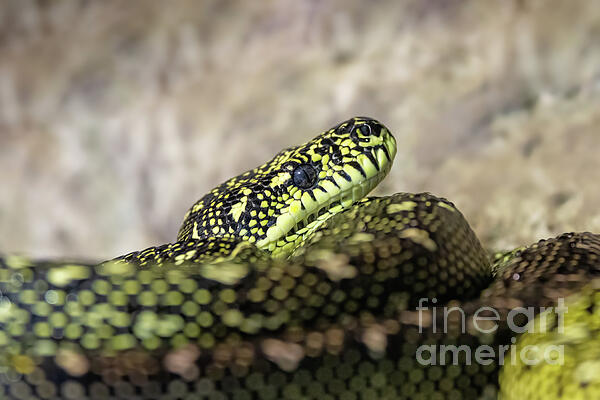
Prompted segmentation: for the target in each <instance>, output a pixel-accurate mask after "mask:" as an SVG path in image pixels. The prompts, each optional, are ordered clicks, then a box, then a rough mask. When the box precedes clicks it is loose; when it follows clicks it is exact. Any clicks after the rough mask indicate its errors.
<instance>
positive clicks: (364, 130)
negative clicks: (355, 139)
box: [358, 124, 371, 136]
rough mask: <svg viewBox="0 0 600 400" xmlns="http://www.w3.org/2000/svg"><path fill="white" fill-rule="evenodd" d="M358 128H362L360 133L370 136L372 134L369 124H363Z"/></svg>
mask: <svg viewBox="0 0 600 400" xmlns="http://www.w3.org/2000/svg"><path fill="white" fill-rule="evenodd" d="M358 129H359V130H360V133H362V134H363V135H365V136H369V135H370V134H371V127H370V126H369V125H367V124H363V125H361V126H360V128H358Z"/></svg>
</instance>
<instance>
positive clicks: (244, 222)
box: [177, 117, 396, 252]
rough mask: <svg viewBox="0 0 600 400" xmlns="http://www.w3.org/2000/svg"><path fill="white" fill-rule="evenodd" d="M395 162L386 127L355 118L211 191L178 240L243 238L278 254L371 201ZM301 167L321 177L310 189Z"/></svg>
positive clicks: (191, 214)
mask: <svg viewBox="0 0 600 400" xmlns="http://www.w3.org/2000/svg"><path fill="white" fill-rule="evenodd" d="M395 154H396V142H395V139H394V138H393V136H392V135H391V134H390V132H389V131H388V129H387V128H386V127H385V126H383V125H382V124H380V123H379V122H377V121H375V120H373V119H370V118H365V117H356V118H352V119H350V120H348V121H345V122H343V123H341V124H339V125H337V126H335V127H334V128H331V129H329V130H327V131H325V132H323V133H321V134H320V135H318V136H317V137H315V138H314V139H313V140H311V141H309V142H307V143H305V144H303V145H301V146H297V147H292V148H289V149H286V150H283V151H281V152H280V153H279V154H277V155H276V156H275V157H274V158H273V159H272V160H271V161H269V162H267V163H265V164H263V165H261V166H259V167H257V168H255V169H252V170H250V171H247V172H245V173H243V174H241V175H239V176H236V177H234V178H231V179H229V180H228V181H226V182H224V183H223V184H221V185H219V186H217V187H216V188H214V189H213V190H211V191H210V192H209V193H208V194H206V195H205V196H204V197H202V198H201V199H200V200H199V201H198V202H196V203H195V204H194V205H193V206H192V208H191V209H190V210H189V211H188V213H187V214H186V216H185V218H184V222H183V225H182V227H181V229H180V231H179V234H178V237H177V240H178V241H186V240H189V239H202V238H209V237H239V238H241V239H243V240H246V241H249V242H251V243H257V245H258V246H259V248H261V249H265V250H268V251H270V252H273V251H274V250H276V249H279V248H280V247H284V246H285V245H286V244H288V242H294V241H295V240H296V239H297V238H296V236H295V235H291V234H290V230H293V229H301V228H303V227H304V226H305V225H307V224H309V223H311V222H313V221H314V220H315V219H316V218H317V217H318V216H319V215H320V213H321V214H322V213H328V212H337V211H338V209H336V208H334V206H335V205H336V204H339V205H341V206H342V207H348V206H350V205H351V204H352V203H354V202H355V201H357V200H359V199H360V198H362V197H363V196H365V195H366V194H367V193H368V192H369V191H370V190H371V189H373V188H374V187H375V186H376V185H377V184H378V183H379V181H381V179H383V177H384V176H385V175H386V174H387V172H388V171H389V169H390V168H391V164H392V161H393V158H394V156H395ZM300 166H301V167H305V168H306V171H309V172H310V174H309V175H311V176H312V174H314V177H315V179H314V180H313V181H310V182H308V185H307V186H302V185H299V184H298V182H297V181H296V180H295V177H294V175H295V174H297V173H299V172H302V171H297V169H298V167H300ZM298 225H299V226H298ZM277 241H282V242H281V243H279V244H277ZM290 248H291V247H290Z"/></svg>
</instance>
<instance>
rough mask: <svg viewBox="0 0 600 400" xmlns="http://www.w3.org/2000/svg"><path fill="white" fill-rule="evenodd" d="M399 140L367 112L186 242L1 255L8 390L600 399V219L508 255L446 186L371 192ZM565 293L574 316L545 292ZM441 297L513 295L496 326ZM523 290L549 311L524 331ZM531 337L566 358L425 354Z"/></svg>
mask: <svg viewBox="0 0 600 400" xmlns="http://www.w3.org/2000/svg"><path fill="white" fill-rule="evenodd" d="M395 153H396V141H395V139H394V138H393V136H392V135H391V133H390V132H389V130H388V129H387V128H386V127H385V126H383V125H382V124H380V123H379V122H377V121H375V120H373V119H370V118H362V117H357V118H352V119H350V120H348V121H345V122H343V123H341V124H339V125H337V126H336V127H334V128H332V129H330V130H328V131H325V132H323V133H322V134H320V135H319V136H317V137H316V138H315V139H313V140H311V141H309V142H307V143H306V144H304V145H301V146H297V147H294V148H290V149H286V150H283V151H282V152H280V153H279V154H278V155H276V156H275V157H274V158H273V159H272V160H271V161H269V162H267V163H266V164H264V165H262V166H260V167H258V168H256V169H254V170H251V171H248V172H246V173H244V174H242V175H239V176H237V177H235V178H232V179H230V180H228V181H227V182H225V183H223V184H222V185H220V186H218V187H216V188H215V189H213V190H212V191H210V192H209V193H208V194H206V195H205V196H204V197H203V198H202V199H200V200H199V201H198V202H197V203H196V204H194V205H193V206H192V208H191V209H190V210H189V211H188V213H187V214H186V216H185V217H184V223H183V225H182V227H181V229H180V232H179V234H178V237H177V241H176V242H174V243H170V244H165V245H162V246H157V247H151V248H148V249H145V250H142V251H136V252H132V253H129V254H127V255H124V256H121V257H118V258H116V259H114V260H110V261H106V262H103V263H100V264H97V265H92V264H86V263H79V262H66V261H60V262H58V261H32V260H30V259H28V258H26V257H21V256H11V255H7V256H5V257H3V258H0V399H23V400H24V399H77V400H80V399H189V400H192V399H212V400H218V399H238V400H242V399H248V400H250V399H343V400H360V399H432V400H433V399H436V400H437V399H440V400H441V399H476V398H489V399H493V398H497V397H498V395H500V396H501V398H503V399H537V398H540V399H541V398H556V399H558V398H569V399H571V398H597V397H598V396H599V395H600V380H599V378H598V376H599V375H600V374H599V373H598V372H600V352H599V351H598V350H597V349H598V348H599V347H598V344H599V342H598V338H599V337H600V335H599V331H600V318H599V316H600V306H599V307H596V305H598V304H600V300H599V299H600V292H599V288H600V283H599V281H598V280H597V279H596V278H598V276H599V275H600V236H599V235H595V234H592V233H570V234H563V235H561V236H558V237H556V238H553V239H548V240H542V241H540V242H538V243H536V244H533V245H531V246H527V247H523V248H519V249H515V250H514V251H511V252H507V253H503V254H497V255H495V257H490V256H489V255H488V253H487V252H486V251H485V250H484V248H483V247H482V245H481V244H480V242H479V240H478V239H477V237H476V236H475V234H474V232H473V231H472V230H471V228H470V227H469V224H468V223H467V221H466V220H465V218H464V217H463V215H462V214H461V213H460V211H459V210H458V209H457V208H456V207H455V206H454V205H453V204H452V203H451V202H449V201H447V200H445V199H442V198H438V197H435V196H433V195H431V194H429V193H419V194H411V193H396V194H394V195H391V196H384V197H365V196H366V195H367V194H368V193H369V192H370V191H371V189H373V188H374V187H375V186H376V185H377V184H378V183H379V182H380V181H381V180H382V179H383V178H384V177H385V175H386V174H387V172H388V171H389V170H390V168H391V165H392V161H393V159H394V155H395ZM562 298H567V305H568V306H569V307H570V310H571V313H567V314H566V315H567V317H566V318H565V320H564V326H562V325H561V324H558V323H557V320H556V318H553V317H552V316H548V315H547V314H548V313H547V312H545V311H544V310H543V309H541V308H540V307H550V306H552V305H554V304H555V303H556V302H557V300H558V299H562ZM422 299H425V300H427V301H428V302H429V306H430V307H425V308H423V307H422V305H423V303H422V301H423V300H422ZM434 304H435V305H436V306H444V305H446V306H447V307H454V308H455V309H460V310H463V311H462V312H463V313H464V315H465V320H466V321H470V319H469V318H470V317H473V316H475V315H477V313H478V312H479V310H481V308H482V307H487V308H488V309H494V310H496V312H497V314H498V318H496V320H495V321H496V322H497V324H496V329H494V330H491V329H487V330H484V329H475V328H476V326H474V325H473V324H472V323H467V324H465V325H463V324H462V323H461V319H460V318H458V319H456V318H446V317H444V318H442V316H441V315H440V314H436V313H435V310H436V308H434V307H432V306H433V305H434ZM515 307H535V308H536V310H537V309H538V308H540V311H541V313H538V312H537V311H536V312H535V314H536V315H537V317H536V320H535V324H537V325H536V326H538V327H540V326H544V327H545V328H546V329H545V330H543V332H542V333H540V334H534V333H529V332H526V333H523V334H522V335H519V336H518V340H516V338H513V336H515V335H514V334H512V331H511V329H513V330H514V328H512V327H511V326H509V323H508V322H509V320H510V318H509V314H510V311H511V310H513V309H515ZM417 310H419V311H417ZM488 311H489V310H488ZM542 311H543V312H542ZM453 315H454V316H455V317H456V316H457V315H459V316H460V313H454V314H453ZM521 316H523V315H521ZM542 317H547V318H542ZM488 321H489V319H488ZM521 322H522V321H521ZM446 323H447V324H446ZM442 324H446V325H444V327H445V329H444V330H443V331H442V330H440V329H438V327H440V326H442ZM562 328H564V329H562ZM515 342H516V344H515V345H514V347H515V348H516V349H520V348H523V347H525V346H527V345H530V344H532V343H533V344H537V345H539V346H538V347H537V348H541V349H545V348H549V346H552V345H556V344H561V345H563V346H564V348H565V352H564V363H563V365H558V366H557V365H555V364H548V363H539V364H537V365H534V366H531V365H525V364H524V363H523V362H520V361H517V362H515V363H506V365H504V366H503V367H502V366H501V365H500V362H499V360H498V358H493V359H491V360H488V361H490V362H486V363H475V362H469V360H468V359H467V352H462V353H460V354H458V353H457V355H456V360H454V361H455V362H453V363H450V364H447V365H444V364H442V363H434V362H431V358H430V359H429V361H430V362H422V360H419V358H418V355H419V354H420V353H419V352H420V351H421V350H419V349H423V348H428V349H431V348H437V347H435V346H438V347H439V346H462V347H460V348H461V349H477V348H480V347H481V346H489V347H493V346H506V345H511V344H514V343H515ZM423 346H426V347H423ZM544 346H545V347H544ZM421 354H422V353H421ZM432 354H433V353H431V354H430V356H431V355H432Z"/></svg>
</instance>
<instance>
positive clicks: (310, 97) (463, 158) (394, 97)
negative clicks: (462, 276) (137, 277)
mask: <svg viewBox="0 0 600 400" xmlns="http://www.w3.org/2000/svg"><path fill="white" fill-rule="evenodd" d="M354 115H368V116H372V117H375V118H378V119H380V120H381V121H382V122H384V123H385V124H386V125H387V126H388V127H389V128H390V129H391V130H392V132H394V134H395V136H396V138H397V139H398V143H399V153H398V155H397V158H396V162H395V165H394V167H393V170H392V173H391V175H390V176H389V178H388V179H387V180H386V181H384V182H383V183H382V184H381V186H380V188H379V189H378V190H377V191H376V193H377V194H386V193H388V194H389V193H392V192H396V191H411V192H416V191H430V192H433V193H434V194H437V195H441V196H444V197H447V198H449V199H451V200H452V201H454V202H455V203H456V204H457V206H458V207H459V208H460V209H461V210H462V211H463V213H464V214H465V215H466V217H467V219H468V220H469V221H471V223H472V225H473V227H474V228H475V230H476V232H477V234H478V235H479V237H480V238H481V239H482V241H483V242H484V244H485V245H486V246H488V247H490V248H510V247H513V246H517V245H521V244H528V243H531V242H533V241H536V240H538V239H541V238H545V237H548V236H552V235H554V234H557V233H560V232H563V231H571V230H591V231H596V232H600V187H599V185H598V176H599V173H600V172H599V166H600V161H598V157H599V153H600V3H599V2H595V1H589V0H571V1H568V2H567V1H562V0H555V1H544V0H521V1H510V0H502V1H500V0H498V1H479V0H471V1H467V0H404V1H395V0H379V1H368V2H367V1H346V0H337V1H336V0H334V1H317V0H314V1H294V0H289V1H261V2H242V1H224V0H213V1H209V0H205V1H170V2H161V1H125V0H123V1H51V0H47V1H31V0H5V1H3V2H2V3H1V4H0V182H1V189H0V251H2V252H22V253H26V254H32V255H35V256H38V257H84V258H86V259H92V260H93V259H106V258H110V257H114V256H117V255H119V254H122V253H125V252H128V251H131V250H135V249H141V248H144V247H147V246H151V245H155V244H160V243H164V242H168V241H172V240H173V239H174V238H175V236H176V233H177V230H178V226H179V224H180V223H181V221H182V217H183V215H184V213H185V211H186V210H187V209H188V207H189V206H190V205H191V204H193V203H194V201H195V200H197V199H198V198H199V197H201V195H202V194H203V193H205V192H206V191H208V190H209V189H211V188H212V187H213V186H215V185H216V184H218V183H220V182H222V181H223V180H225V179H227V178H229V177H231V176H233V175H237V174H238V173H240V172H243V171H244V170H246V169H249V168H252V167H254V166H256V165H258V164H262V163H263V162H264V161H266V160H267V159H269V158H270V157H271V156H272V155H274V154H275V153H276V152H277V151H279V150H280V149H282V148H284V147H286V146H290V145H294V144H298V143H301V142H304V141H306V140H308V139H310V138H312V137H313V136H315V135H316V134H317V133H319V132H320V131H322V130H324V129H326V128H329V127H330V126H332V125H334V124H335V123H337V122H340V121H341V120H343V119H346V118H348V117H351V116H354Z"/></svg>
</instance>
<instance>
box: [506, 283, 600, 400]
mask: <svg viewBox="0 0 600 400" xmlns="http://www.w3.org/2000/svg"><path fill="white" fill-rule="evenodd" d="M566 307H567V308H568V312H567V313H565V314H564V320H563V321H562V322H561V320H560V319H559V318H558V317H557V315H556V314H554V313H549V312H545V313H544V314H542V315H540V316H538V318H536V320H535V323H534V325H533V326H534V329H535V331H533V332H528V333H524V334H523V335H522V336H521V337H520V338H519V341H518V342H517V346H516V348H515V350H516V351H517V352H521V351H526V349H528V348H529V349H530V351H529V352H527V353H526V354H527V360H532V362H528V363H525V362H523V361H522V360H521V359H518V360H519V361H520V362H519V363H518V364H514V365H505V367H504V368H503V369H502V372H501V374H500V384H501V388H502V399H504V400H517V399H528V400H537V399H539V400H542V399H597V398H600V311H599V310H600V280H598V279H596V280H594V281H592V283H591V284H590V285H587V286H586V287H585V288H584V289H583V290H582V291H581V292H580V293H578V294H576V295H573V296H571V297H570V298H569V299H567V302H566ZM528 346H530V347H528ZM560 347H562V348H563V351H562V355H561V354H560V353H559V352H558V351H559V350H558V349H559V348H560ZM550 350H552V351H550ZM546 353H547V354H549V355H553V356H554V357H555V358H554V359H551V360H553V362H554V363H548V362H546V359H544V354H546Z"/></svg>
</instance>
